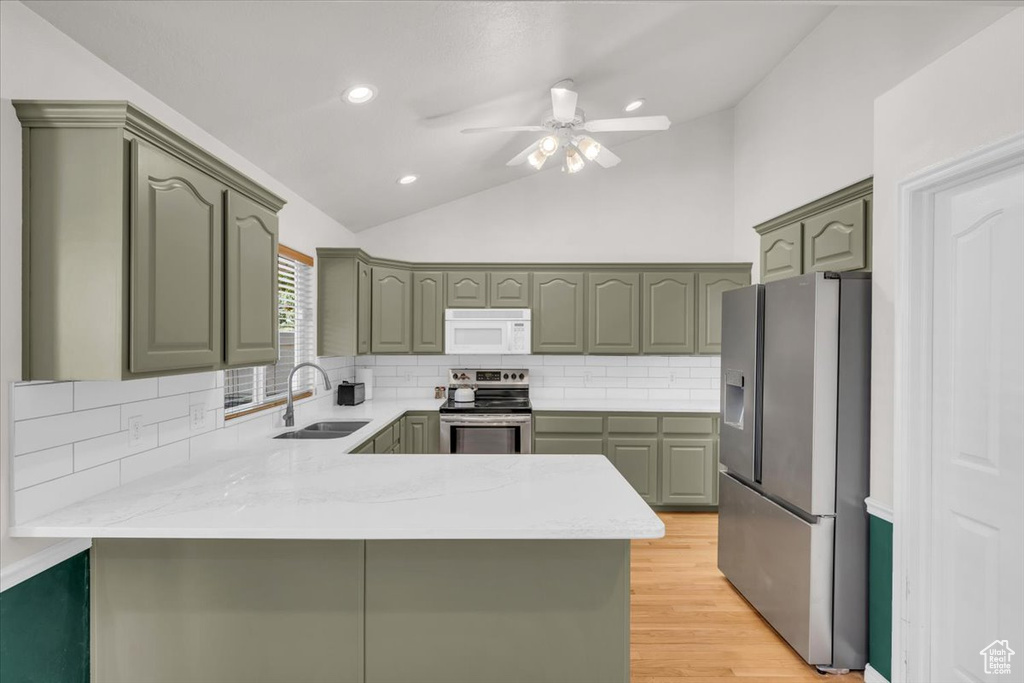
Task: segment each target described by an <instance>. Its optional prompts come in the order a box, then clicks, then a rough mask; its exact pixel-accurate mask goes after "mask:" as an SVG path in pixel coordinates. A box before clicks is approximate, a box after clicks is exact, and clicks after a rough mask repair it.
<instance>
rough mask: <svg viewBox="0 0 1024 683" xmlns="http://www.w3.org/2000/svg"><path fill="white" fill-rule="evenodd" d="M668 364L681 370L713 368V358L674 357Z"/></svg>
mask: <svg viewBox="0 0 1024 683" xmlns="http://www.w3.org/2000/svg"><path fill="white" fill-rule="evenodd" d="M668 364H669V365H674V366H676V367H680V368H708V367H711V356H672V357H671V358H669V362H668Z"/></svg>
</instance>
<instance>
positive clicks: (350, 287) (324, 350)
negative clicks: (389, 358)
mask: <svg viewBox="0 0 1024 683" xmlns="http://www.w3.org/2000/svg"><path fill="white" fill-rule="evenodd" d="M316 253H317V260H316V287H317V297H316V309H317V317H316V319H317V326H316V355H318V356H355V355H363V354H367V353H370V351H371V349H370V326H371V320H370V313H371V299H372V296H373V293H372V289H373V279H372V275H371V271H370V266H368V265H367V264H366V262H365V261H363V260H361V259H357V258H355V257H352V256H336V255H334V254H333V253H331V251H330V250H325V249H317V252H316Z"/></svg>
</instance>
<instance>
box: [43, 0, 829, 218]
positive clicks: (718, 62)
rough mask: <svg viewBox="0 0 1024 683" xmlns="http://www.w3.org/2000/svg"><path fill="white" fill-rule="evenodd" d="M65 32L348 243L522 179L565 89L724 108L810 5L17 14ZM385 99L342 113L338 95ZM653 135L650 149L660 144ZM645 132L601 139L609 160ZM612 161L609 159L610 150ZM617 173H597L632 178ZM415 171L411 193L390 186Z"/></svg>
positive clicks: (815, 18) (801, 31) (315, 6)
mask: <svg viewBox="0 0 1024 683" xmlns="http://www.w3.org/2000/svg"><path fill="white" fill-rule="evenodd" d="M26 4H27V5H28V6H29V7H30V8H31V9H32V10H33V11H35V12H36V13H38V14H39V15H41V16H42V17H43V18H45V19H46V20H47V21H49V22H50V23H52V24H53V25H54V26H56V27H57V28H58V29H60V30H61V31H63V32H64V33H66V34H68V35H69V36H71V37H72V38H73V39H75V40H76V41H78V42H79V43H81V44H82V45H84V46H85V47H86V48H88V49H89V50H90V51H92V52H93V53H95V54H97V55H98V56H99V57H100V58H102V59H103V60H105V61H106V62H108V63H109V64H111V65H112V66H113V67H114V68H116V69H118V70H119V71H121V72H122V73H124V74H125V75H127V76H128V77H129V78H131V79H132V80H134V81H135V82H137V83H138V84H140V85H141V86H143V87H144V88H146V89H147V90H149V91H150V92H152V93H153V94H154V95H156V96H157V97H159V98H161V99H162V100H163V101H165V102H167V103H168V104H169V105H170V106H172V107H174V108H175V109H177V110H178V111H180V112H181V113H183V114H184V115H186V116H188V117H189V118H190V119H192V120H193V121H195V122H196V123H198V124H199V125H201V126H202V127H203V128H205V129H206V130H207V131H209V132H210V133H212V134H213V135H215V136H216V137H218V138H220V139H221V140H223V141H224V142H225V143H227V144H228V145H230V146H231V147H233V148H234V149H235V150H237V151H238V152H240V153H241V154H243V155H244V156H246V157H247V158H248V159H250V160H251V161H253V162H254V163H256V164H257V165H258V166H260V167H261V168H263V169H265V170H266V171H267V172H269V173H270V174H271V175H273V176H274V177H276V178H277V179H279V180H280V181H281V182H283V183H284V184H286V185H287V186H289V187H290V188H291V189H292V190H294V191H295V192H297V193H299V194H300V195H301V196H303V197H304V198H306V199H307V200H309V201H310V202H312V203H313V204H314V205H316V206H318V207H319V208H321V209H322V210H323V211H325V212H326V213H328V214H329V215H331V216H332V217H334V218H335V219H336V220H338V221H339V222H340V223H342V224H343V225H345V226H346V227H348V228H349V229H352V230H357V231H358V230H363V229H366V228H368V227H372V226H375V225H379V224H381V223H384V222H387V221H389V220H392V219H395V218H398V217H401V216H405V215H408V214H411V213H415V212H417V211H421V210H423V209H426V208H429V207H431V206H436V205H438V204H442V203H444V202H448V201H451V200H453V199H457V198H459V197H463V196H466V195H468V194H472V193H474V192H479V191H481V190H484V189H486V188H489V187H493V186H495V185H499V184H501V183H505V182H509V181H511V180H515V179H517V178H520V177H522V176H523V175H525V174H529V173H532V172H534V171H532V170H530V169H529V168H528V167H525V166H524V167H518V168H508V167H506V166H505V162H506V161H507V160H508V159H509V158H511V157H512V156H513V155H514V154H516V153H517V152H518V151H520V150H521V149H522V148H523V147H525V146H526V145H527V144H529V143H530V142H531V141H532V140H533V139H534V138H535V137H536V134H533V133H516V134H504V135H494V136H486V135H476V136H469V135H462V134H460V132H459V131H460V130H461V129H462V128H466V127H472V126H489V125H506V124H526V123H539V122H540V119H541V117H542V116H543V114H544V112H545V110H546V109H548V108H550V100H549V96H548V93H547V90H548V88H549V87H550V86H551V85H552V84H553V83H555V82H556V81H558V80H560V79H562V78H566V77H572V78H574V79H575V80H576V89H577V90H578V92H579V93H580V103H579V106H580V107H581V108H582V109H583V110H584V111H585V112H586V114H587V117H588V118H591V119H593V118H604V117H614V116H624V115H625V114H623V113H622V107H623V105H625V103H626V102H628V101H630V100H632V99H635V98H637V97H644V98H646V99H647V105H646V106H645V107H644V108H643V109H641V110H640V111H639V112H636V115H643V114H667V115H668V116H669V117H670V118H671V119H672V121H673V122H674V123H677V124H678V123H681V122H683V121H687V120H690V119H694V118H697V117H700V116H702V115H705V114H708V113H711V112H714V111H719V110H722V109H726V108H728V107H731V106H732V105H734V104H735V103H736V102H737V101H739V100H740V99H741V98H742V97H743V95H745V94H746V93H747V92H748V91H749V90H750V89H751V88H752V87H753V86H754V85H756V84H757V83H758V82H759V81H760V80H761V79H762V78H764V76H765V75H767V73H768V72H769V71H770V70H771V69H772V68H773V67H774V66H775V65H776V64H777V63H778V62H779V61H780V60H781V59H782V58H783V57H784V56H785V55H786V54H787V53H788V52H789V51H790V50H791V49H792V48H793V47H794V46H795V45H796V44H797V43H799V42H800V40H801V39H802V38H803V37H804V36H806V35H807V34H808V33H809V32H810V31H811V30H812V29H813V28H814V27H815V26H816V25H817V24H818V23H819V22H820V21H821V20H822V19H823V18H824V17H825V16H826V15H827V14H828V12H829V11H830V9H831V8H830V7H827V6H822V4H819V3H794V4H777V3H761V2H758V3H740V2H724V3H723V2H719V3H684V2H657V3H653V2H652V3H646V2H623V3H609V2H599V3H588V2H575V3H561V2H545V3H539V2H270V1H268V2H246V3H234V2H194V3H182V2H164V1H158V2H119V1H117V2H92V1H71V2H65V1H52V0H48V1H28V2H26ZM356 83H371V84H373V85H375V86H376V87H377V88H378V89H379V94H378V96H377V97H376V99H374V100H373V101H372V102H370V103H369V104H366V105H362V106H353V105H351V104H348V103H345V102H343V101H341V99H340V93H341V92H342V91H343V90H345V88H347V87H348V86H350V85H353V84H356ZM655 134H656V133H655ZM637 135H638V134H635V133H633V134H627V133H616V134H604V135H601V136H596V137H599V139H600V140H601V141H602V142H604V143H606V144H607V145H608V146H609V147H611V148H613V149H616V150H617V148H616V147H615V145H616V144H619V145H621V144H622V143H623V142H626V141H628V140H631V139H634V138H635V137H637ZM617 151H618V150H617ZM620 156H622V158H623V163H622V164H621V165H620V166H619V167H617V168H616V169H611V170H609V171H603V172H606V173H615V172H621V169H623V168H624V167H626V166H628V164H629V154H628V149H623V150H622V151H621V152H620ZM407 173H415V174H418V175H419V176H420V180H419V182H417V183H415V184H413V185H409V186H399V185H397V184H396V183H395V180H396V179H397V178H398V177H399V176H401V175H404V174H407Z"/></svg>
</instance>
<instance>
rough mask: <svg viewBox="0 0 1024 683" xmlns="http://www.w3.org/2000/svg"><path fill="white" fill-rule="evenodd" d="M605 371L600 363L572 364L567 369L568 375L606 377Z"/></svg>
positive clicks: (566, 373)
mask: <svg viewBox="0 0 1024 683" xmlns="http://www.w3.org/2000/svg"><path fill="white" fill-rule="evenodd" d="M604 373H605V368H603V367H601V366H600V365H570V366H569V367H567V368H566V369H565V376H566V377H604Z"/></svg>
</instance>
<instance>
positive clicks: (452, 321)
mask: <svg viewBox="0 0 1024 683" xmlns="http://www.w3.org/2000/svg"><path fill="white" fill-rule="evenodd" d="M531 333H532V331H531V328H530V309H528V308H449V309H446V310H445V312H444V352H445V353H447V354H486V355H510V354H524V353H530V334H531Z"/></svg>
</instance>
